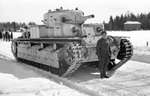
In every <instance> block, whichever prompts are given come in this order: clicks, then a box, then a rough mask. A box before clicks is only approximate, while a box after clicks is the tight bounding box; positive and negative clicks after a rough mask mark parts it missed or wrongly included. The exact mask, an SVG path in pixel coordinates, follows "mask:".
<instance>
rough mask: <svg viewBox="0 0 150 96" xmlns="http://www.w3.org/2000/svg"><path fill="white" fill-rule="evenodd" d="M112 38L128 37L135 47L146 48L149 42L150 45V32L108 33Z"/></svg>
mask: <svg viewBox="0 0 150 96" xmlns="http://www.w3.org/2000/svg"><path fill="white" fill-rule="evenodd" d="M108 35H112V36H128V37H130V39H129V40H130V41H131V43H132V44H133V46H146V43H147V41H148V42H149V44H150V30H147V31H145V30H139V31H108Z"/></svg>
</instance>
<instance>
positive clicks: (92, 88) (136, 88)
mask: <svg viewBox="0 0 150 96" xmlns="http://www.w3.org/2000/svg"><path fill="white" fill-rule="evenodd" d="M133 33H134V34H133ZM142 33H143V35H141V34H142ZM108 34H112V35H117V36H130V37H131V39H130V40H131V42H132V44H133V45H134V46H146V42H145V41H150V40H149V38H148V36H150V35H148V34H150V31H142V32H139V31H133V32H132V31H127V32H108ZM144 42H145V43H144ZM144 48H145V47H144ZM141 50H142V49H141ZM0 54H1V55H0V57H1V58H5V59H8V60H14V57H13V55H12V53H11V51H10V42H4V41H0ZM8 60H4V59H0V96H87V95H86V94H88V95H89V96H101V95H103V96H150V85H149V84H150V74H149V73H150V70H149V69H150V64H148V63H142V62H136V61H128V62H127V63H126V64H125V65H123V66H122V67H121V68H120V69H118V70H117V71H116V72H115V74H114V75H113V76H112V77H110V78H109V79H100V78H99V74H100V73H99V70H98V69H95V68H91V67H83V66H82V67H80V68H79V69H78V70H77V71H76V72H75V73H74V74H73V75H72V76H70V77H67V78H62V79H60V78H59V77H57V76H56V77H55V76H54V77H51V76H49V73H46V72H42V71H38V69H37V70H36V69H34V68H32V67H27V66H24V65H22V64H21V63H16V62H15V61H8ZM41 73H42V74H41ZM50 77H51V78H50ZM54 81H56V82H57V81H61V82H62V83H61V84H59V83H56V82H54ZM62 84H63V85H62ZM70 88H73V89H70ZM74 89H76V90H77V91H76V90H74ZM88 89H89V90H88ZM80 90H81V91H82V92H83V91H84V93H86V94H84V93H81V91H80ZM87 91H89V92H87ZM92 92H93V94H92Z"/></svg>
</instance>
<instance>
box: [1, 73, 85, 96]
mask: <svg viewBox="0 0 150 96" xmlns="http://www.w3.org/2000/svg"><path fill="white" fill-rule="evenodd" d="M0 82H1V84H0V95H1V96H87V95H85V94H81V93H79V92H77V91H75V90H72V89H70V88H68V87H66V86H63V85H59V84H57V83H55V82H52V81H50V80H48V79H44V78H26V79H18V78H16V77H15V76H14V75H12V74H4V73H0Z"/></svg>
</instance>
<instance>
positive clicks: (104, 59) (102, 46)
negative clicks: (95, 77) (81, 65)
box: [96, 31, 111, 78]
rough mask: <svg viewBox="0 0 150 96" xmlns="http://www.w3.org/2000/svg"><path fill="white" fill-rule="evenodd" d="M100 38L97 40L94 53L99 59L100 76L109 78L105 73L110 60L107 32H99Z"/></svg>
mask: <svg viewBox="0 0 150 96" xmlns="http://www.w3.org/2000/svg"><path fill="white" fill-rule="evenodd" d="M101 35H102V38H101V39H99V40H98V41H97V46H96V54H97V56H98V59H99V69H100V78H109V77H108V76H107V75H106V71H107V65H108V63H109V61H110V57H111V51H110V46H109V43H108V41H107V39H106V38H107V32H106V31H102V32H101Z"/></svg>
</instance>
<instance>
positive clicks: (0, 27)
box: [0, 22, 36, 32]
mask: <svg viewBox="0 0 150 96" xmlns="http://www.w3.org/2000/svg"><path fill="white" fill-rule="evenodd" d="M29 25H36V23H34V22H29V23H28V24H26V23H24V22H23V23H18V22H0V31H1V32H2V31H12V32H16V31H17V30H20V29H21V28H25V27H27V26H29Z"/></svg>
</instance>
